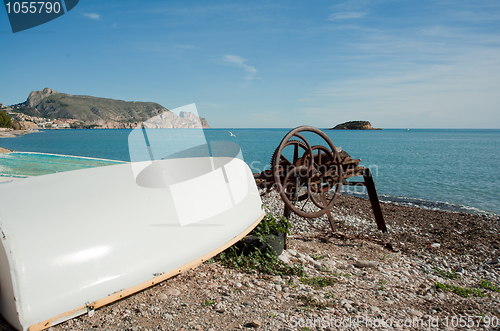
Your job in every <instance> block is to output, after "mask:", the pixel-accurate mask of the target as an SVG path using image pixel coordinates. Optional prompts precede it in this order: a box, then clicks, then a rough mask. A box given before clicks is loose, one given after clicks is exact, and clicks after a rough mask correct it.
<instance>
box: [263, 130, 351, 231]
mask: <svg viewBox="0 0 500 331" xmlns="http://www.w3.org/2000/svg"><path fill="white" fill-rule="evenodd" d="M302 132H312V133H315V134H317V135H318V136H320V137H321V138H322V139H323V140H324V141H325V143H326V144H327V147H325V146H321V145H315V146H313V147H311V145H310V144H309V142H308V141H307V139H306V138H305V137H304V136H303V135H302V134H301V133H302ZM292 138H295V139H297V138H298V139H299V140H295V139H294V140H292ZM290 146H292V149H293V150H292V151H289V152H288V154H290V152H292V153H291V154H292V158H291V160H290V159H289V158H287V157H286V156H285V149H287V147H290ZM288 149H290V148H288ZM301 149H302V150H303V151H301ZM271 172H272V173H273V175H274V183H275V185H276V188H277V190H278V192H279V194H280V196H281V199H282V200H283V201H284V203H285V206H286V207H288V208H289V209H290V210H291V211H293V212H294V213H295V214H297V215H299V216H301V217H304V218H306V219H310V218H316V217H320V216H321V215H324V214H328V215H329V210H330V209H331V208H332V207H333V204H334V203H335V200H336V199H337V197H338V193H339V192H340V187H341V184H342V178H343V177H342V166H341V160H340V156H339V154H338V152H337V149H336V148H335V145H334V144H333V142H332V141H331V140H330V138H329V137H328V136H327V135H326V134H325V133H324V132H322V131H320V130H318V129H316V128H314V127H311V126H301V127H298V128H295V129H293V130H292V131H290V132H289V133H288V134H287V135H286V136H285V137H284V138H283V140H282V141H281V143H280V145H279V146H278V148H277V149H276V151H275V153H274V155H273V160H272V164H271ZM329 218H331V215H329ZM330 223H331V225H332V226H333V220H330Z"/></svg>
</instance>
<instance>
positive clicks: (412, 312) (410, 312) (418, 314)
mask: <svg viewBox="0 0 500 331" xmlns="http://www.w3.org/2000/svg"><path fill="white" fill-rule="evenodd" d="M408 315H410V316H414V317H422V316H424V314H423V313H422V312H420V311H418V310H413V309H410V310H408Z"/></svg>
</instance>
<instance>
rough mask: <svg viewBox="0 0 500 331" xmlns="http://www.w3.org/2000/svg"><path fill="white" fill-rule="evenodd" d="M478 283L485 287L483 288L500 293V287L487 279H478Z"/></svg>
mask: <svg viewBox="0 0 500 331" xmlns="http://www.w3.org/2000/svg"><path fill="white" fill-rule="evenodd" d="M478 285H479V286H481V287H482V288H485V289H488V290H492V291H495V292H499V293H500V287H498V286H495V285H493V284H492V283H491V282H489V281H487V280H484V279H483V280H482V281H480V282H479V283H478Z"/></svg>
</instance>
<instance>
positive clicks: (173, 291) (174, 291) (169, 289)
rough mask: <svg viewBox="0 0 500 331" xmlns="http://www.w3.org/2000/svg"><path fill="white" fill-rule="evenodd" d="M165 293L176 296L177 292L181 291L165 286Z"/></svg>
mask: <svg viewBox="0 0 500 331" xmlns="http://www.w3.org/2000/svg"><path fill="white" fill-rule="evenodd" d="M165 293H166V294H168V295H173V296H178V295H179V294H181V291H179V290H178V289H176V288H172V287H167V288H166V289H165Z"/></svg>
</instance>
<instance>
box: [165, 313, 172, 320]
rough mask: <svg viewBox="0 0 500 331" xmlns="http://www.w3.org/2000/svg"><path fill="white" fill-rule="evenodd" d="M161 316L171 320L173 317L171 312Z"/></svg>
mask: <svg viewBox="0 0 500 331" xmlns="http://www.w3.org/2000/svg"><path fill="white" fill-rule="evenodd" d="M163 318H164V319H166V320H171V319H173V318H174V316H172V315H171V314H168V313H167V314H165V315H163Z"/></svg>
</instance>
